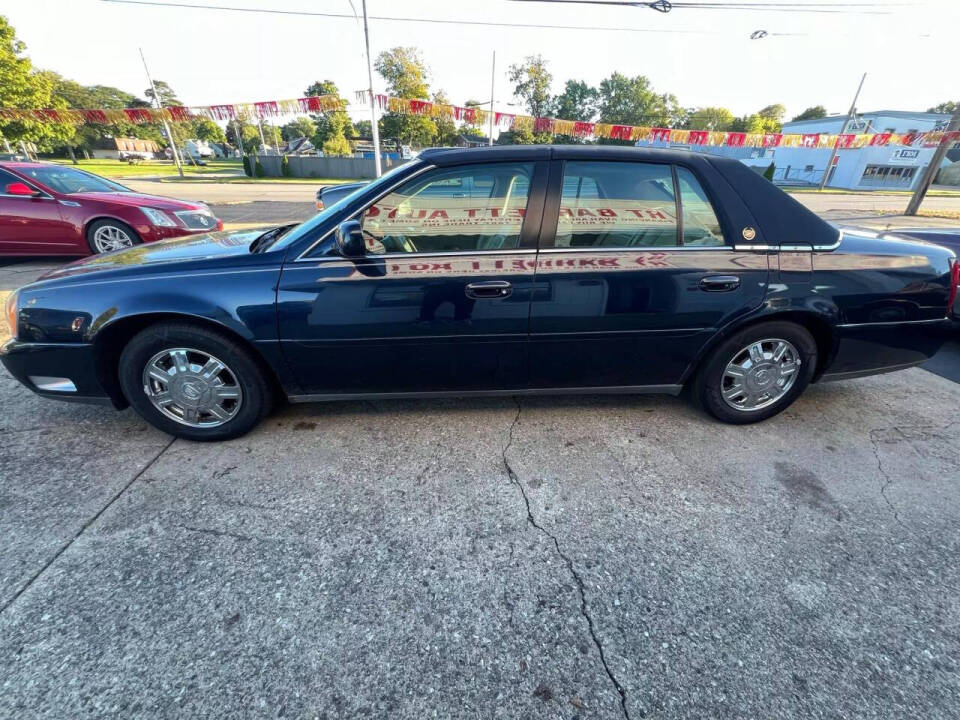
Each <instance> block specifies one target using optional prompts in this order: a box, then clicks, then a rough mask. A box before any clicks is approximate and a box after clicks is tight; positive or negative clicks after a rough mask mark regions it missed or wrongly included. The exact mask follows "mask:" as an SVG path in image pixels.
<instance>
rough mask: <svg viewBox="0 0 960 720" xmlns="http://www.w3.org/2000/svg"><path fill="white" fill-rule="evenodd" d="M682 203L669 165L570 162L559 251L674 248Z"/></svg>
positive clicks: (566, 169) (566, 171) (566, 170)
mask: <svg viewBox="0 0 960 720" xmlns="http://www.w3.org/2000/svg"><path fill="white" fill-rule="evenodd" d="M676 244H677V202H676V198H675V197H674V192H673V173H672V171H671V169H670V166H669V165H656V164H652V163H636V162H589V161H584V162H579V161H571V162H567V163H566V164H565V166H564V171H563V190H562V192H561V198H560V216H559V218H558V219H557V238H556V247H558V248H581V247H622V248H645V247H672V246H676Z"/></svg>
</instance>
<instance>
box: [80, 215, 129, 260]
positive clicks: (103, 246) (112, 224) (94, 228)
mask: <svg viewBox="0 0 960 720" xmlns="http://www.w3.org/2000/svg"><path fill="white" fill-rule="evenodd" d="M140 243H141V240H140V236H139V235H137V233H136V231H135V230H134V229H133V228H132V227H130V226H129V225H127V224H126V223H122V222H120V221H119V220H97V221H96V222H94V223H91V224H90V227H88V228H87V244H88V245H90V250H91V252H93V253H94V254H96V255H99V254H100V253H105V252H111V251H113V250H122V249H124V248H129V247H133V246H134V245H139V244H140Z"/></svg>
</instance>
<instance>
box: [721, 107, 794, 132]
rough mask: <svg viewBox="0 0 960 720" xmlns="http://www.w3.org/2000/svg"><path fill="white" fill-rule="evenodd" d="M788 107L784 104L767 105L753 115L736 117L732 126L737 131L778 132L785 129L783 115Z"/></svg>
mask: <svg viewBox="0 0 960 720" xmlns="http://www.w3.org/2000/svg"><path fill="white" fill-rule="evenodd" d="M786 111H787V109H786V108H785V107H784V106H783V105H779V104H777V105H767V106H766V107H765V108H762V109H761V110H759V111H757V112H755V113H754V114H753V115H743V116H741V117H738V118H735V119H734V121H733V123H732V124H731V126H730V129H731V130H734V131H736V132H748V133H778V132H780V130H782V129H783V122H782V121H783V116H784V114H785V113H786Z"/></svg>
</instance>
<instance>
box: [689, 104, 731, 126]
mask: <svg viewBox="0 0 960 720" xmlns="http://www.w3.org/2000/svg"><path fill="white" fill-rule="evenodd" d="M733 120H734V118H733V113H732V112H730V111H729V110H727V109H726V108H725V107H702V108H696V109H695V110H692V111H690V112H689V113H688V114H687V118H686V122H685V123H684V127H685V128H686V129H687V130H729V129H730V127H731V125H733Z"/></svg>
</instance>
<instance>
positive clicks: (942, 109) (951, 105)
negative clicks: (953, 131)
mask: <svg viewBox="0 0 960 720" xmlns="http://www.w3.org/2000/svg"><path fill="white" fill-rule="evenodd" d="M958 108H960V102H953V101H952V100H948V101H947V102H942V103H940V104H939V105H934V106H933V107H932V108H928V109H927V112H931V113H949V114H950V115H953V113H955V112H956V111H957V109H958Z"/></svg>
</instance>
